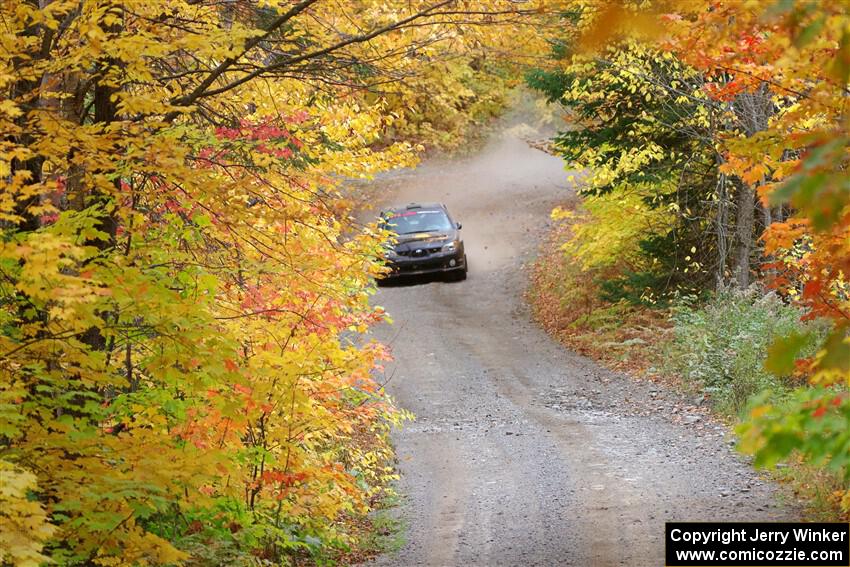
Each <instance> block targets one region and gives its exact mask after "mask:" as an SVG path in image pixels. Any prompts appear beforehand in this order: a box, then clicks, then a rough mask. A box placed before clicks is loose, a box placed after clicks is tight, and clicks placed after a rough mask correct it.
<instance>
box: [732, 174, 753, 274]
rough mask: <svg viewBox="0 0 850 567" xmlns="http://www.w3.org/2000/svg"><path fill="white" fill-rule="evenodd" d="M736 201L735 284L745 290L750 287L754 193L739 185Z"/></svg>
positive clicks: (747, 185)
mask: <svg viewBox="0 0 850 567" xmlns="http://www.w3.org/2000/svg"><path fill="white" fill-rule="evenodd" d="M737 201H738V202H737V208H738V211H737V216H736V219H735V234H736V236H737V237H738V238H737V240H738V251H737V258H736V260H735V283H736V285H737V287H738V289H745V288H746V287H747V286H749V285H750V254H751V253H752V250H753V247H754V242H753V228H754V226H753V225H754V221H755V191H754V190H753V188H752V187H751V186H750V185H749V184H747V183H743V182H742V183H741V185H740V187H739V188H738V199H737Z"/></svg>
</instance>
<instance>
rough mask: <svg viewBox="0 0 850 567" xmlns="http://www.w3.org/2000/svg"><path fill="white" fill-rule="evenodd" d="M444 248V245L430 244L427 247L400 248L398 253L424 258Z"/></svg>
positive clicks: (409, 256)
mask: <svg viewBox="0 0 850 567" xmlns="http://www.w3.org/2000/svg"><path fill="white" fill-rule="evenodd" d="M442 248H443V247H442V246H436V247H435V246H429V247H427V248H424V247H423V248H416V249H414V250H400V251H397V252H396V254H398V255H399V256H405V257H408V258H423V257H425V256H430V255H431V254H436V253H437V252H439V251H440V250H442Z"/></svg>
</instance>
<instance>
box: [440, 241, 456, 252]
mask: <svg viewBox="0 0 850 567" xmlns="http://www.w3.org/2000/svg"><path fill="white" fill-rule="evenodd" d="M457 245H458V243H457V242H449V243H448V244H445V245H443V252H454V251H455V250H457Z"/></svg>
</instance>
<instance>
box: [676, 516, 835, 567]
mask: <svg viewBox="0 0 850 567" xmlns="http://www.w3.org/2000/svg"><path fill="white" fill-rule="evenodd" d="M665 541H666V550H665V555H666V558H665V565H667V567H713V566H715V565H725V566H728V567H781V566H787V567H850V524H846V523H802V522H801V523H770V522H668V523H667V527H666V534H665Z"/></svg>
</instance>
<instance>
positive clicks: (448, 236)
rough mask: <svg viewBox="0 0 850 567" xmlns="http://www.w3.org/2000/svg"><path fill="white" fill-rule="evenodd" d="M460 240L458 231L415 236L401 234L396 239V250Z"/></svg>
mask: <svg viewBox="0 0 850 567" xmlns="http://www.w3.org/2000/svg"><path fill="white" fill-rule="evenodd" d="M457 239H458V232H457V231H456V230H448V231H440V232H417V233H414V234H400V235H398V237H397V238H396V245H395V248H396V250H405V249H408V248H412V247H416V246H422V245H429V244H434V245H436V244H443V243H446V242H451V241H453V240H457Z"/></svg>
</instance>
